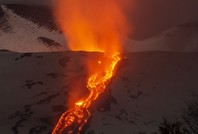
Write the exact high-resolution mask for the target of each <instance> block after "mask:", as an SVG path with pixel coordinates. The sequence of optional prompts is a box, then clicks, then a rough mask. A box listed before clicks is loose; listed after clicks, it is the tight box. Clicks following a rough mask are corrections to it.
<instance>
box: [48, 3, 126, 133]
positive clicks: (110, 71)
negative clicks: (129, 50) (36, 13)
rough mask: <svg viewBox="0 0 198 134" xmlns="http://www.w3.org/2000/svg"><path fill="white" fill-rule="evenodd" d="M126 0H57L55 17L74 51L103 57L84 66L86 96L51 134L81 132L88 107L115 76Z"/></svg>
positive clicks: (64, 115)
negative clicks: (98, 53) (89, 52)
mask: <svg viewBox="0 0 198 134" xmlns="http://www.w3.org/2000/svg"><path fill="white" fill-rule="evenodd" d="M125 1H127V0H58V2H57V3H56V4H55V8H54V9H55V18H56V20H57V22H58V24H59V25H60V27H61V28H62V30H63V33H64V35H65V37H66V39H67V42H68V46H69V48H70V49H71V50H73V51H91V52H103V53H104V55H105V58H104V59H103V60H99V61H98V62H97V63H98V64H99V65H100V66H99V67H96V65H93V64H89V63H87V71H88V76H89V77H88V80H87V84H86V86H87V89H88V90H89V95H88V96H87V97H85V98H84V99H82V100H79V101H77V102H75V103H74V104H73V106H71V107H70V108H69V110H68V111H66V112H64V113H63V114H62V116H61V117H60V119H59V121H58V123H57V125H56V126H55V128H54V130H53V132H52V134H62V133H63V132H65V131H66V132H67V133H68V134H74V133H78V134H79V133H80V132H81V131H82V128H83V126H84V125H85V124H86V123H87V121H88V119H89V117H90V115H91V113H90V110H89V109H90V106H91V104H92V103H93V101H94V100H96V99H97V98H98V97H99V95H101V94H102V93H103V92H105V89H106V86H107V84H108V83H109V81H110V80H111V78H112V77H113V75H114V73H115V72H114V71H115V66H116V65H117V63H118V62H119V61H120V60H121V59H122V57H121V56H120V53H121V52H122V49H121V44H122V40H121V37H122V35H123V34H126V31H127V30H126V29H127V24H126V20H125V17H124V13H123V9H122V8H123V7H122V6H123V5H124V4H123V3H125ZM106 59H109V60H107V61H106Z"/></svg>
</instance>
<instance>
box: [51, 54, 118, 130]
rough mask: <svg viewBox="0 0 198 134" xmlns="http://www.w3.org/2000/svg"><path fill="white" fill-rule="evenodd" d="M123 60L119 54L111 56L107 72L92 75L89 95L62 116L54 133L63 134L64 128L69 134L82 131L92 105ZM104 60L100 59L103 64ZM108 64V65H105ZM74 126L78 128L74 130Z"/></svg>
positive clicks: (88, 86) (89, 82)
mask: <svg viewBox="0 0 198 134" xmlns="http://www.w3.org/2000/svg"><path fill="white" fill-rule="evenodd" d="M120 60H121V57H120V56H119V55H115V56H112V57H111V63H110V65H108V67H107V69H106V70H105V74H104V75H101V74H100V73H95V74H93V75H91V76H90V77H89V79H88V82H87V88H88V89H89V91H90V94H89V96H88V97H87V98H86V99H84V100H81V101H79V102H76V103H75V107H74V108H72V109H69V110H68V111H66V112H65V113H63V114H62V116H61V117H60V119H59V121H58V123H57V125H56V126H55V128H54V130H53V132H52V134H62V133H63V131H64V130H66V131H67V132H68V134H74V133H78V134H79V133H80V132H81V131H82V128H83V126H84V125H85V124H86V123H87V121H88V119H89V117H90V114H91V113H90V112H89V108H90V105H91V104H92V102H93V101H94V100H96V99H97V98H98V96H99V95H100V94H101V93H103V92H104V91H105V88H106V86H107V84H108V83H109V81H110V80H111V78H112V76H113V72H114V69H115V66H116V65H117V63H118V62H119V61H120ZM101 62H102V61H98V63H99V64H101ZM105 66H106V65H105ZM74 127H75V128H76V130H74Z"/></svg>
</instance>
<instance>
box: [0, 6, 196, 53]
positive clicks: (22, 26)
mask: <svg viewBox="0 0 198 134" xmlns="http://www.w3.org/2000/svg"><path fill="white" fill-rule="evenodd" d="M45 11H46V10H45V9H44V7H42V6H41V7H31V6H19V5H8V6H5V5H1V17H0V24H1V26H0V49H7V50H11V51H16V52H47V51H48V52H49V51H65V50H68V48H67V43H66V41H65V39H64V36H63V35H62V33H61V32H60V30H59V29H58V28H56V26H55V24H54V22H53V17H52V15H51V14H52V13H50V10H49V11H48V13H45ZM43 12H44V13H43ZM46 16H47V17H46ZM197 27H198V22H193V23H192V24H191V23H185V24H183V25H179V26H176V27H173V28H171V29H168V30H166V31H164V32H162V33H159V34H157V35H155V36H151V37H149V38H146V39H144V40H133V39H131V38H127V37H123V40H124V41H123V42H124V43H123V48H124V50H125V51H128V52H136V51H153V50H161V51H198V28H197ZM85 45H86V44H85Z"/></svg>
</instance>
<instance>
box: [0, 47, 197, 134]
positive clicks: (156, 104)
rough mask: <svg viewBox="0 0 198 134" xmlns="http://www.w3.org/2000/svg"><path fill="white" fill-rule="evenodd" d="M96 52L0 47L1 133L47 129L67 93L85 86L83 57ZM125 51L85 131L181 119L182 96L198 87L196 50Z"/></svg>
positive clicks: (113, 132)
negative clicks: (37, 51) (45, 50)
mask: <svg viewBox="0 0 198 134" xmlns="http://www.w3.org/2000/svg"><path fill="white" fill-rule="evenodd" d="M100 55H101V54H98V53H86V52H58V53H15V52H9V51H1V52H0V61H1V64H0V106H1V110H0V133H2V134H47V133H49V132H50V131H51V129H52V128H53V125H55V123H56V121H57V119H58V118H59V117H60V114H61V113H62V112H63V111H64V110H66V109H67V106H68V98H72V99H78V98H79V97H80V96H81V95H82V94H84V93H86V92H87V90H86V89H85V88H83V87H84V86H85V85H84V84H85V82H86V79H85V78H86V76H85V74H86V72H85V68H84V60H85V61H87V60H88V61H90V62H93V65H95V64H97V62H96V61H97V57H100ZM94 57H95V58H94ZM125 57H127V58H126V59H124V60H123V61H121V62H120V63H119V65H118V69H117V73H116V75H115V77H114V78H113V80H112V82H111V83H110V84H109V86H108V89H107V92H106V93H105V94H104V95H103V96H102V97H101V98H100V99H99V101H97V102H96V103H95V104H94V106H93V109H92V111H93V116H92V118H91V120H90V121H89V125H88V127H87V129H86V130H85V133H86V134H102V133H103V134H121V133H122V134H139V133H140V132H142V133H143V132H146V134H152V132H157V131H158V126H159V124H160V122H161V121H162V118H163V117H166V118H168V119H170V120H171V119H175V118H177V119H180V117H181V116H180V115H181V114H182V112H183V109H184V108H185V105H186V104H185V102H186V101H188V100H190V99H191V97H192V95H193V94H197V93H198V90H197V89H198V84H197V79H198V71H197V68H198V53H175V52H174V53H173V52H139V53H128V54H126V55H125ZM81 84H82V85H81ZM79 85H81V88H80V90H79V91H78V92H73V89H76V88H77V87H78V88H79V87H80V86H79Z"/></svg>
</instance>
